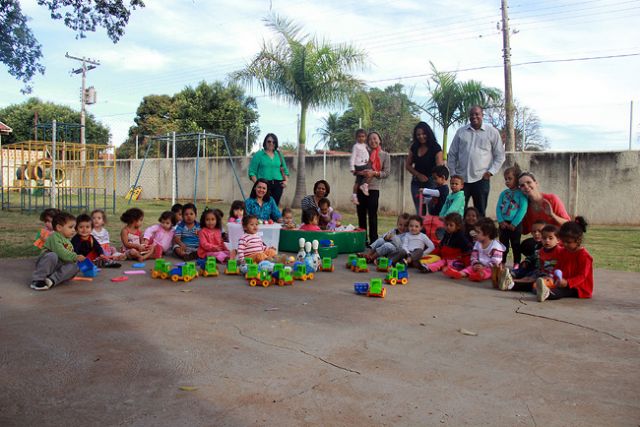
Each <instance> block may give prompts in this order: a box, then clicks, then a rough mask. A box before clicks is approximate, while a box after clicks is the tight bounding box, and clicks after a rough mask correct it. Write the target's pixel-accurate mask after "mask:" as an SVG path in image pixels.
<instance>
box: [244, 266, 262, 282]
mask: <svg viewBox="0 0 640 427" xmlns="http://www.w3.org/2000/svg"><path fill="white" fill-rule="evenodd" d="M244 278H245V279H247V280H248V281H249V285H251V286H255V285H257V284H258V281H259V280H260V271H258V264H249V265H247V273H246V274H245V275H244Z"/></svg>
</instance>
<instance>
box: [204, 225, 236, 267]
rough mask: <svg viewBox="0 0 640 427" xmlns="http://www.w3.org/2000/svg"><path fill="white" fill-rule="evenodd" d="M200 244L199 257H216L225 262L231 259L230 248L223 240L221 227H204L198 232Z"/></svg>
mask: <svg viewBox="0 0 640 427" xmlns="http://www.w3.org/2000/svg"><path fill="white" fill-rule="evenodd" d="M198 238H199V239H200V246H198V258H206V257H208V256H212V257H216V259H217V260H218V262H224V261H226V260H227V259H229V250H228V249H227V247H226V245H225V244H224V241H223V240H222V231H221V230H220V229H219V228H214V229H213V230H211V229H209V228H203V229H201V230H200V232H199V233H198Z"/></svg>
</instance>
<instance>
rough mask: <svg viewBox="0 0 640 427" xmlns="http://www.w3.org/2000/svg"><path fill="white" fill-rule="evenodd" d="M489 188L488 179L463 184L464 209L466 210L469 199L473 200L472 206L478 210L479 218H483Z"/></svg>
mask: <svg viewBox="0 0 640 427" xmlns="http://www.w3.org/2000/svg"><path fill="white" fill-rule="evenodd" d="M490 188H491V185H490V182H489V180H488V179H481V180H480V181H476V182H465V183H464V207H465V209H466V208H467V205H468V204H469V199H473V206H474V207H475V208H476V209H478V211H479V212H480V216H481V217H484V216H485V212H486V210H487V199H489V190H490Z"/></svg>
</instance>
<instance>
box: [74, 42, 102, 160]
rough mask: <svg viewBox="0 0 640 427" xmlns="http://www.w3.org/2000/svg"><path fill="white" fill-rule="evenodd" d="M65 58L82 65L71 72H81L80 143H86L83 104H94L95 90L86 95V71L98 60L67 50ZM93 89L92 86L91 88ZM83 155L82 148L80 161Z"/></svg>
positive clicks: (92, 67)
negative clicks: (79, 55) (70, 53)
mask: <svg viewBox="0 0 640 427" xmlns="http://www.w3.org/2000/svg"><path fill="white" fill-rule="evenodd" d="M65 58H69V59H73V60H76V61H80V62H82V67H80V68H77V69H75V70H72V71H71V72H72V73H73V74H81V73H82V92H81V94H80V105H81V107H80V144H82V145H84V144H86V142H87V141H86V137H85V134H86V132H85V116H86V109H85V104H95V102H96V101H95V91H93V92H91V96H87V95H88V93H87V89H86V80H87V71H91V70H93V69H94V68H96V67H97V66H98V65H100V62H98V61H96V60H93V59H89V58H85V57H84V56H83V57H82V58H79V57H77V56H72V55H69V52H67V53H66V54H65ZM91 89H93V88H91ZM85 156H86V153H85V151H84V150H83V151H82V162H83V163H84V161H85Z"/></svg>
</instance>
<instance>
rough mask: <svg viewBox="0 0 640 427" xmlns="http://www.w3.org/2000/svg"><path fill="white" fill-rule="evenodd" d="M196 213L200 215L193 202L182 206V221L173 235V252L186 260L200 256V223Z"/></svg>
mask: <svg viewBox="0 0 640 427" xmlns="http://www.w3.org/2000/svg"><path fill="white" fill-rule="evenodd" d="M196 215H198V209H197V208H196V205H194V204H193V203H187V204H186V205H184V206H182V221H181V222H180V223H179V224H178V226H177V227H176V232H175V234H174V236H173V243H174V246H173V252H174V253H175V254H176V256H177V257H179V258H182V259H183V260H185V261H190V260H194V259H196V258H197V257H198V247H199V246H200V239H199V238H198V232H199V231H200V224H199V223H198V221H196Z"/></svg>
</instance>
